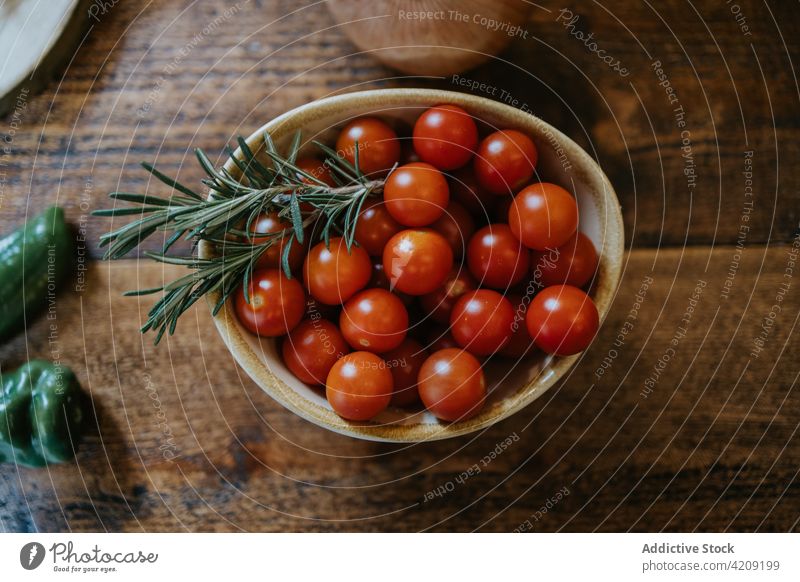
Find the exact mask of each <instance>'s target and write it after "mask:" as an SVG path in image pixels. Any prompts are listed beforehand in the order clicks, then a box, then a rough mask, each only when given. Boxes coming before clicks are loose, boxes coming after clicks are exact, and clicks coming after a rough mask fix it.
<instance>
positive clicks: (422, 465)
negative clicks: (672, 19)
mask: <svg viewBox="0 0 800 582" xmlns="http://www.w3.org/2000/svg"><path fill="white" fill-rule="evenodd" d="M731 251H732V250H731V249H727V248H726V249H718V250H715V251H713V252H712V251H709V250H708V249H705V248H700V249H689V250H685V251H683V250H662V251H661V252H659V253H658V254H655V253H653V252H652V251H647V250H641V251H635V252H633V253H631V254H630V256H629V259H628V264H627V268H626V275H625V277H624V280H623V283H622V286H621V288H620V291H619V295H618V297H617V300H616V301H615V306H614V308H613V310H612V312H611V314H610V315H609V317H608V319H607V321H606V322H605V324H604V326H603V328H602V331H601V333H600V336H599V337H598V339H597V340H596V341H595V343H594V344H593V346H592V348H591V349H590V350H589V351H588V352H587V353H586V354H585V355H584V357H583V358H582V360H581V362H580V364H579V365H578V366H577V367H576V368H574V371H573V372H572V373H571V374H570V376H569V378H567V379H566V380H565V381H564V382H562V383H561V384H559V385H557V387H556V388H554V389H553V390H552V391H551V392H549V393H548V394H547V395H546V396H545V397H544V398H542V399H540V400H538V401H537V402H535V403H534V404H533V405H531V406H530V407H529V408H528V409H526V410H524V411H523V412H521V413H520V414H517V415H516V416H514V417H512V418H511V419H509V420H507V421H504V422H502V423H500V424H498V425H496V426H494V427H493V428H491V429H490V430H488V431H486V432H484V433H482V434H479V435H476V436H474V437H472V438H459V439H454V440H451V441H445V442H435V443H426V444H420V445H416V446H412V447H403V446H399V445H387V444H378V443H369V442H363V441H357V440H353V439H349V438H346V437H341V436H338V435H335V434H331V433H329V432H327V431H324V430H323V429H320V428H318V427H316V426H314V425H312V424H310V423H307V422H306V421H303V420H301V419H300V418H298V417H296V416H294V415H292V414H291V413H289V412H287V411H285V410H284V409H282V408H281V407H280V406H279V405H277V404H276V403H275V402H274V401H272V400H271V399H270V398H269V397H267V396H266V395H265V394H263V393H262V392H261V391H260V389H258V387H256V386H255V385H254V383H253V382H252V381H250V380H249V379H248V378H247V377H246V376H244V375H243V373H242V372H241V370H240V369H239V368H237V366H236V365H235V364H234V362H233V361H232V360H231V357H230V355H229V354H228V352H227V351H226V350H225V348H224V346H223V344H222V342H221V340H220V339H219V337H218V336H217V334H216V332H215V331H214V330H213V326H212V323H211V320H210V316H209V314H208V312H207V309H206V308H205V306H201V307H199V308H196V309H194V310H193V311H192V312H190V313H189V314H188V315H187V316H186V317H185V319H184V320H183V321H182V324H181V328H180V333H178V334H177V335H175V336H174V337H173V338H171V339H170V340H169V341H168V342H167V343H165V344H163V345H161V346H160V347H157V348H156V347H153V346H152V345H151V343H150V339H151V338H147V337H145V338H142V337H141V336H140V335H139V334H138V333H137V331H136V328H137V327H138V325H139V324H140V323H141V321H142V318H143V316H144V313H145V312H146V309H147V303H146V302H142V303H140V302H139V301H137V300H136V299H132V298H123V297H121V296H120V293H121V292H122V291H123V290H125V289H129V288H132V287H135V286H137V285H142V286H150V285H153V284H156V283H159V282H161V281H163V280H164V277H165V276H167V277H173V276H175V275H176V270H175V269H169V270H168V272H167V273H164V272H162V270H161V268H160V267H159V266H157V265H153V264H150V263H145V262H138V263H137V262H136V261H123V262H120V263H116V264H111V265H108V264H98V265H96V266H94V267H93V268H92V270H91V271H90V276H89V278H88V279H87V281H86V289H85V290H84V291H83V292H82V293H74V292H68V293H64V294H63V295H62V296H61V297H60V299H59V304H58V319H57V323H58V330H59V338H58V339H59V349H60V356H61V358H62V360H63V361H65V362H68V363H69V364H70V365H71V366H72V367H73V368H74V369H75V371H76V372H77V374H78V376H79V378H80V380H81V381H82V382H83V384H84V386H85V387H86V388H87V390H89V391H90V392H91V394H92V397H93V400H94V403H95V406H96V407H97V416H98V420H99V427H100V430H99V431H97V434H94V435H92V436H91V437H90V438H89V439H88V440H87V442H86V444H85V446H84V447H83V449H82V450H81V452H80V453H79V456H78V458H77V462H76V463H75V464H74V465H64V466H58V467H52V468H51V469H49V470H42V471H37V470H20V471H19V474H17V472H16V471H15V470H14V469H13V468H10V467H4V468H3V470H2V472H0V475H2V477H1V478H0V517H2V521H1V522H0V523H1V524H2V528H3V529H5V530H12V531H32V530H42V531H57V530H66V529H69V530H74V531H84V530H101V531H102V530H108V531H119V530H122V531H142V530H144V531H154V530H159V531H161V530H169V531H182V530H191V531H206V530H214V531H238V530H246V531H279V530H291V531H295V530H296V531H349V530H359V531H382V530H393V531H394V530H397V531H416V530H423V529H431V530H443V531H450V530H458V531H462V530H473V529H480V530H485V531H511V530H513V529H515V528H517V527H518V526H519V525H520V524H522V523H524V522H525V520H528V519H530V520H531V523H533V525H534V529H535V530H537V531H551V530H558V529H563V530H570V531H572V530H577V531H585V530H595V529H598V530H614V531H616V530H628V529H632V530H642V531H653V530H660V529H666V530H681V531H684V530H692V529H695V528H697V529H699V530H704V531H706V530H708V531H717V530H725V529H733V530H736V531H742V530H746V531H750V530H756V529H758V530H781V531H783V530H791V529H797V523H798V522H797V520H798V517H799V516H800V514H798V511H797V509H798V506H799V505H798V501H799V500H800V483H798V482H797V480H796V475H797V467H798V466H800V465H799V464H800V448H798V446H797V445H798V440H797V430H798V426H800V425H799V424H798V420H797V417H796V415H795V414H794V413H793V412H792V411H794V410H797V407H798V406H799V405H800V396H798V394H799V393H798V391H797V390H796V382H797V377H798V374H800V364H799V363H798V361H797V358H795V357H794V354H795V353H796V351H797V349H798V347H800V346H798V340H797V337H798V336H797V334H796V333H793V331H794V330H795V326H796V324H797V319H798V315H800V299H798V295H797V293H796V290H794V291H793V292H792V293H790V294H789V295H787V298H786V299H785V301H784V303H783V309H782V311H781V313H780V315H779V316H778V317H777V319H776V321H775V324H774V327H773V328H772V330H771V332H770V334H769V336H768V339H767V349H766V350H765V351H764V352H763V353H762V354H761V355H760V356H759V357H757V358H755V357H752V356H749V355H748V354H749V353H750V351H751V350H752V346H753V337H754V336H756V335H757V334H758V332H759V330H760V326H761V323H762V320H763V318H764V317H766V316H767V315H768V313H769V311H770V308H771V305H772V304H773V298H774V294H775V292H776V290H777V288H778V286H779V285H780V283H781V282H782V280H783V273H784V270H785V268H786V264H787V263H786V261H787V248H786V247H775V248H771V249H769V250H765V249H763V248H760V247H752V248H748V249H747V250H746V252H745V254H744V256H743V262H742V264H741V267H740V268H741V271H740V275H739V276H737V278H735V280H734V281H735V282H734V285H733V287H732V292H731V293H730V296H729V298H728V299H722V298H721V297H720V289H721V288H722V286H723V284H724V281H725V279H726V277H727V272H728V266H729V264H730V260H731ZM747 273H750V274H755V273H758V275H757V276H755V275H754V276H747V275H746V274H747ZM648 277H652V279H653V281H652V283H650V286H649V288H648V289H646V290H645V291H644V296H643V300H642V301H641V302H640V305H641V307H640V309H639V312H638V317H637V318H636V320H635V321H633V326H632V328H631V329H630V331H629V333H628V334H627V335H626V336H624V342H623V343H622V344H621V345H620V344H619V343H617V344H616V345H615V344H614V342H615V340H616V338H617V335H618V333H619V331H620V330H621V329H622V328H623V326H624V325H625V322H626V321H630V320H629V313H630V311H631V308H632V306H633V305H634V303H635V301H636V296H637V294H639V295H641V294H642V283H643V281H644V282H647V281H648V280H649V279H647V278H648ZM698 280H702V281H703V282H705V287H704V288H703V290H702V294H701V295H700V297H699V300H698V302H697V306H696V307H695V308H694V312H693V314H692V316H691V318H690V321H689V323H688V324H686V323H683V324H682V323H681V321H680V320H681V318H682V317H683V314H684V312H685V311H686V309H687V307H688V306H689V305H690V299H691V295H692V293H693V289H694V288H695V286H696V283H697V281H698ZM46 325H47V322H45V321H38V322H37V323H36V324H35V325H33V326H32V327H31V329H30V331H29V334H28V341H27V342H26V341H25V338H24V337H20V338H17V339H16V340H15V341H14V342H13V343H12V344H10V345H7V346H5V347H4V348H3V349H2V350H1V351H0V361H2V362H3V367H4V369H8V368H11V367H13V366H15V365H16V364H18V363H20V362H22V361H24V360H25V359H26V358H29V357H34V356H36V357H49V354H50V349H51V346H49V345H48V343H47V342H46V341H43V339H42V338H45V337H46V333H45V329H44V328H45V326H46ZM681 326H683V327H686V328H687V331H686V333H685V337H681V339H680V340H679V347H678V349H677V352H676V355H675V356H674V357H673V358H672V360H671V361H670V362H669V363H668V365H667V368H666V369H665V370H664V373H663V375H662V376H661V377H660V380H659V381H658V383H657V384H656V386H655V387H654V388H653V390H652V393H651V394H650V395H649V396H648V397H647V398H644V397H642V395H641V392H642V391H643V389H644V382H645V380H646V378H647V377H648V376H649V375H651V374H652V370H653V367H654V366H655V365H656V364H657V362H658V360H659V358H661V357H662V356H663V355H664V353H665V350H666V349H667V348H668V347H669V344H670V341H671V340H672V338H673V337H674V336H675V334H676V330H677V329H678V328H679V327H681ZM612 349H614V350H616V352H615V353H616V355H615V357H614V358H612V361H611V363H610V366H609V367H608V371H606V372H605V373H604V374H603V375H602V376H601V377H600V378H599V379H598V378H597V377H596V371H597V369H598V368H599V367H601V366H602V365H603V361H604V358H607V357H608V356H609V354H610V353H611V352H610V350H612ZM165 431H166V432H167V433H168V434H165ZM513 435H516V437H518V439H516V442H513V443H512V444H511V445H510V446H508V447H507V448H505V450H501V452H500V453H499V454H497V455H496V458H494V459H491V460H490V461H489V462H485V463H482V460H483V459H485V458H486V456H487V455H489V456H490V457H491V455H492V451H493V450H494V449H495V448H496V445H497V444H498V443H501V442H502V441H504V440H505V439H506V438H507V437H509V436H512V440H513V439H515V438H516V437H514V436H513ZM165 451H166V454H165ZM173 457H174V458H173ZM475 464H477V465H478V466H479V467H480V469H481V470H480V473H477V474H475V475H473V476H470V477H469V478H467V479H461V481H463V483H459V482H458V478H459V477H460V476H461V475H462V473H463V472H464V471H468V470H469V469H470V467H472V466H473V465H475ZM448 483H449V484H450V485H448ZM439 487H443V488H445V489H447V490H448V491H447V493H446V494H444V495H443V496H435V495H432V494H429V493H428V492H430V491H435V490H437V488H439ZM564 487H566V488H567V489H568V491H569V494H568V495H566V496H565V497H564V498H563V500H561V501H560V502H559V503H557V504H556V505H555V506H554V507H553V508H552V509H551V510H549V511H548V512H547V513H546V514H543V515H541V516H540V518H539V521H534V518H533V517H532V516H533V515H535V514H536V512H537V511H539V510H540V508H541V507H542V506H543V505H544V504H546V502H547V500H548V499H549V498H551V497H553V496H555V495H557V493H558V491H559V490H561V489H562V488H564ZM426 494H427V495H426ZM426 496H427V497H430V498H431V499H430V500H428V501H425V499H426Z"/></svg>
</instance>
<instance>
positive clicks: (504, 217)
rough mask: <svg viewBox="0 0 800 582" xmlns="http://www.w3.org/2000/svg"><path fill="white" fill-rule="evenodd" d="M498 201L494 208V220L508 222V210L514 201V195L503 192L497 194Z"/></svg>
mask: <svg viewBox="0 0 800 582" xmlns="http://www.w3.org/2000/svg"><path fill="white" fill-rule="evenodd" d="M496 199H497V202H496V203H495V205H494V207H493V208H492V216H493V217H494V221H493V222H502V223H508V211H509V210H510V209H511V204H512V203H513V202H514V197H513V196H512V195H511V194H509V195H508V196H506V195H505V194H501V195H498V196H497V198H496Z"/></svg>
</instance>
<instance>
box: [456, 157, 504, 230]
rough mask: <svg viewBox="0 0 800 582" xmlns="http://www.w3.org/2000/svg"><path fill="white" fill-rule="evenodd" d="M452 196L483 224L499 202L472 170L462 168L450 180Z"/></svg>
mask: <svg viewBox="0 0 800 582" xmlns="http://www.w3.org/2000/svg"><path fill="white" fill-rule="evenodd" d="M450 195H451V196H450V197H451V198H452V199H453V200H455V201H456V202H458V203H459V204H461V205H462V206H463V207H464V208H466V209H467V210H468V211H469V213H470V214H472V216H475V217H476V218H477V219H478V220H479V221H481V222H487V221H488V220H489V216H490V214H491V211H492V208H493V207H494V205H495V203H496V202H497V197H495V195H494V194H492V193H491V192H489V191H488V190H487V189H486V188H484V187H483V186H481V185H480V184H479V183H478V180H477V178H475V173H474V172H473V171H472V168H462V169H461V170H458V171H456V172H454V173H453V175H452V177H451V179H450ZM509 197H510V196H509Z"/></svg>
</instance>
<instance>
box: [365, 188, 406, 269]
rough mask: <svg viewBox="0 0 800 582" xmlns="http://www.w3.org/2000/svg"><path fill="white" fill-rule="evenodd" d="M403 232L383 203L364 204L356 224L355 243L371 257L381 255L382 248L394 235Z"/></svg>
mask: <svg viewBox="0 0 800 582" xmlns="http://www.w3.org/2000/svg"><path fill="white" fill-rule="evenodd" d="M401 230H403V227H402V226H401V225H400V223H398V222H397V221H396V220H395V219H394V218H392V215H391V214H389V210H388V209H387V208H386V205H385V204H384V203H383V202H379V201H374V202H368V203H366V204H364V208H363V209H362V210H361V213H360V214H359V215H358V221H357V222H356V241H357V242H358V244H360V245H361V246H362V247H363V248H364V250H365V251H367V252H368V253H369V254H370V255H372V256H373V257H380V256H381V255H383V247H385V246H386V243H387V242H388V241H389V239H390V238H392V237H393V236H394V235H395V234H397V233H398V232H400V231H401Z"/></svg>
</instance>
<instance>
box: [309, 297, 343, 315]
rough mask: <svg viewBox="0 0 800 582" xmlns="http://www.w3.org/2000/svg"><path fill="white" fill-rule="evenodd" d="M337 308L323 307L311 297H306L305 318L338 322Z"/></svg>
mask: <svg viewBox="0 0 800 582" xmlns="http://www.w3.org/2000/svg"><path fill="white" fill-rule="evenodd" d="M339 307H340V306H339V305H325V304H324V303H320V302H319V301H317V300H316V299H314V298H313V297H312V296H311V295H308V296H306V317H308V318H311V319H319V318H320V317H322V318H325V319H327V320H329V321H338V320H339V311H340V309H339Z"/></svg>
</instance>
